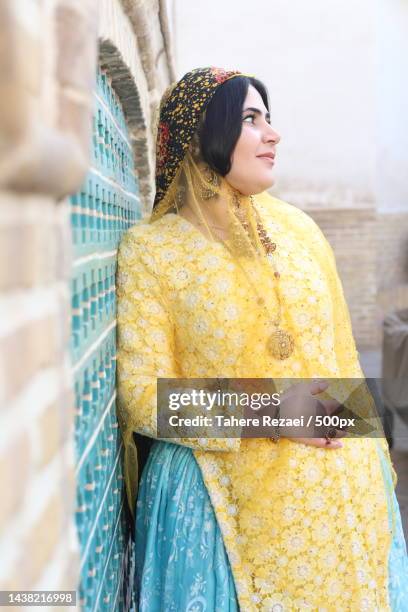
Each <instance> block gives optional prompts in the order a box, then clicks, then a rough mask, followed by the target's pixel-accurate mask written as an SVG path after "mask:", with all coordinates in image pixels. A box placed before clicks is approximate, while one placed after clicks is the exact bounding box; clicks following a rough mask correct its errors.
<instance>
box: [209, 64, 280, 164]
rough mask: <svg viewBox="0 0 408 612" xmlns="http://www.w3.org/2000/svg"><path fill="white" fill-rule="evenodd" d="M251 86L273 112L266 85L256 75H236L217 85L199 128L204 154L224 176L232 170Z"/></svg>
mask: <svg viewBox="0 0 408 612" xmlns="http://www.w3.org/2000/svg"><path fill="white" fill-rule="evenodd" d="M250 85H252V86H253V87H255V89H256V90H257V92H258V93H259V95H260V96H261V98H262V100H263V103H264V104H265V106H266V108H267V109H268V111H269V100H268V92H267V90H266V87H265V85H264V84H263V83H261V81H258V79H255V78H254V77H245V76H236V77H234V78H233V79H229V80H228V81H226V82H225V83H223V84H222V85H220V87H218V88H217V90H216V92H215V94H214V95H213V97H212V98H211V100H210V102H209V104H208V106H207V108H206V112H205V115H204V119H203V121H202V123H201V124H200V127H199V129H198V136H199V141H200V151H201V156H202V158H203V159H204V161H205V162H206V163H207V164H208V165H209V166H210V168H212V169H213V170H214V171H215V172H217V173H218V174H220V175H221V176H225V175H226V174H228V172H229V171H230V170H231V155H232V152H233V150H234V148H235V145H236V144H237V141H238V138H239V137H240V134H241V130H242V106H243V104H244V101H245V98H246V96H247V93H248V88H249V86H250Z"/></svg>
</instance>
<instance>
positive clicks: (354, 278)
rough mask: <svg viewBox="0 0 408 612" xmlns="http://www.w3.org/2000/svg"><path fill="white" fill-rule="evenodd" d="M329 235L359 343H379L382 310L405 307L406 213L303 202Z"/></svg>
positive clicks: (407, 278) (407, 268) (407, 274)
mask: <svg viewBox="0 0 408 612" xmlns="http://www.w3.org/2000/svg"><path fill="white" fill-rule="evenodd" d="M307 212H308V213H309V214H310V215H311V216H312V217H313V218H314V220H315V221H316V222H317V223H318V225H319V227H320V228H321V229H322V230H323V232H324V234H325V236H326V238H327V239H328V240H329V242H330V244H331V246H332V248H333V251H334V253H335V256H336V261H337V268H338V272H339V275H340V278H341V280H342V283H343V287H344V293H345V296H346V300H347V303H348V305H349V308H350V314H351V320H352V325H353V331H354V335H355V338H356V342H357V345H358V347H359V348H360V349H376V348H379V347H380V345H381V340H382V322H383V319H384V316H385V315H386V314H387V313H388V312H390V311H391V310H394V309H396V308H406V307H408V214H407V213H395V214H380V213H378V212H377V211H376V209H375V208H373V207H370V206H367V205H365V206H361V207H359V206H356V207H354V208H343V209H336V210H333V209H332V208H330V209H324V208H308V209H307Z"/></svg>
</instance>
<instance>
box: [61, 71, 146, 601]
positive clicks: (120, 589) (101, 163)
mask: <svg viewBox="0 0 408 612" xmlns="http://www.w3.org/2000/svg"><path fill="white" fill-rule="evenodd" d="M94 100H95V107H94V108H95V110H94V115H93V134H92V147H91V167H90V168H89V171H88V173H87V176H86V179H85V181H84V184H83V186H82V188H81V189H80V190H79V191H78V193H76V194H74V195H72V196H71V198H70V199H71V220H72V243H73V245H72V246H73V254H74V262H73V272H72V278H71V299H72V332H71V356H72V362H73V375H74V382H75V410H76V417H75V445H76V478H77V508H76V524H77V530H78V536H79V542H80V547H81V581H80V585H79V586H78V590H79V598H80V604H81V607H82V609H83V610H86V611H88V610H89V611H91V610H95V611H98V612H99V611H100V610H102V611H108V610H109V611H111V610H112V611H113V610H115V611H116V610H120V611H121V610H125V609H127V608H128V607H129V594H130V590H129V587H130V581H129V575H130V573H131V558H132V542H131V539H130V532H129V518H128V514H127V512H126V505H125V504H126V498H125V491H124V479H123V473H122V459H123V449H122V441H121V436H120V431H119V428H118V423H117V420H116V405H115V402H116V390H115V371H116V368H115V366H116V345H115V332H116V319H115V314H116V301H115V273H116V251H117V247H118V243H119V240H120V237H121V235H122V234H123V232H124V231H125V230H126V229H127V228H128V227H130V226H131V225H133V224H134V223H135V221H136V220H137V219H138V218H139V217H140V215H141V207H140V199H139V189H138V183H137V178H136V175H135V171H134V161H133V155H132V148H131V145H130V141H129V136H128V131H127V126H126V120H125V117H124V114H123V111H122V108H121V105H120V102H119V100H118V98H117V96H116V95H115V92H114V91H113V89H112V87H111V86H110V84H109V81H108V78H107V76H106V75H105V74H104V73H103V72H102V71H98V74H97V80H96V87H95V92H94ZM130 604H132V602H130Z"/></svg>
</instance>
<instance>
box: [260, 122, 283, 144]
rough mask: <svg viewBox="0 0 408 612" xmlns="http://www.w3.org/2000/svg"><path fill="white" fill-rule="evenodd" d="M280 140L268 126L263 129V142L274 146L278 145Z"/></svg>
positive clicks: (276, 133)
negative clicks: (271, 143)
mask: <svg viewBox="0 0 408 612" xmlns="http://www.w3.org/2000/svg"><path fill="white" fill-rule="evenodd" d="M280 139H281V137H280V135H279V134H278V132H275V130H274V129H273V127H272V126H271V125H269V124H268V126H267V127H266V128H265V135H264V140H265V142H273V143H274V144H278V142H279V141H280Z"/></svg>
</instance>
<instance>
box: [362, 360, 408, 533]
mask: <svg viewBox="0 0 408 612" xmlns="http://www.w3.org/2000/svg"><path fill="white" fill-rule="evenodd" d="M360 362H361V367H362V368H363V370H364V373H365V375H366V376H367V378H380V376H381V353H380V351H367V352H364V351H363V352H360ZM393 438H394V444H393V448H392V450H391V458H392V462H393V464H394V468H395V471H396V472H397V476H398V482H397V488H396V494H397V498H398V502H399V506H400V510H401V517H402V524H403V527H404V532H405V539H406V540H407V542H408V427H407V426H406V425H405V423H404V422H403V421H402V420H401V419H399V418H398V415H394V429H393Z"/></svg>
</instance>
